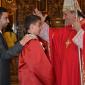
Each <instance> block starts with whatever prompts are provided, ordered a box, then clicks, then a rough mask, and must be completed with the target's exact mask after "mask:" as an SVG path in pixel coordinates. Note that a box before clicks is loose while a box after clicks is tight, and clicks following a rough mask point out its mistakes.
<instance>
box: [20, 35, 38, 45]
mask: <svg viewBox="0 0 85 85" xmlns="http://www.w3.org/2000/svg"><path fill="white" fill-rule="evenodd" d="M31 39H37V37H36V36H35V35H32V34H26V35H25V36H24V37H23V38H22V40H20V44H21V45H22V46H24V45H25V44H26V43H27V42H29V41H30V40H31Z"/></svg>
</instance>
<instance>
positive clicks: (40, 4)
mask: <svg viewBox="0 0 85 85" xmlns="http://www.w3.org/2000/svg"><path fill="white" fill-rule="evenodd" d="M37 8H38V9H39V10H40V11H42V12H47V0H37Z"/></svg>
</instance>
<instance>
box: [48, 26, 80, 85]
mask: <svg viewBox="0 0 85 85" xmlns="http://www.w3.org/2000/svg"><path fill="white" fill-rule="evenodd" d="M49 35H51V36H50V44H51V45H50V46H51V54H52V60H53V66H54V71H55V75H56V84H55V85H81V82H80V80H81V79H80V67H79V66H80V65H79V55H78V46H77V45H75V44H74V43H73V41H72V39H73V37H74V36H75V35H76V31H74V30H72V27H71V26H67V27H65V28H61V29H57V30H55V31H54V32H53V31H52V29H50V32H49ZM52 35H53V36H52Z"/></svg>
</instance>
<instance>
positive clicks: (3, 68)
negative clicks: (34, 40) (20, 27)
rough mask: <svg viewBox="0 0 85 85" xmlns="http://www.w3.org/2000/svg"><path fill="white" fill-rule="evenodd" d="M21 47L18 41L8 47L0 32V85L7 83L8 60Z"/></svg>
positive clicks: (6, 84) (7, 84)
mask: <svg viewBox="0 0 85 85" xmlns="http://www.w3.org/2000/svg"><path fill="white" fill-rule="evenodd" d="M21 49H22V46H21V45H20V43H17V44H16V45H15V46H14V47H13V48H10V49H8V47H7V45H6V42H5V40H4V39H3V36H2V34H1V33H0V85H9V77H10V75H9V72H10V71H9V60H10V59H11V58H13V57H14V56H15V55H17V54H18V53H19V52H20V51H21Z"/></svg>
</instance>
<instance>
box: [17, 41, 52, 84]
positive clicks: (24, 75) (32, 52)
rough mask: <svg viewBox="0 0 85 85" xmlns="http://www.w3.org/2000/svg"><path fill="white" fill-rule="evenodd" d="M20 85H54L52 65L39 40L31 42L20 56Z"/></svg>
mask: <svg viewBox="0 0 85 85" xmlns="http://www.w3.org/2000/svg"><path fill="white" fill-rule="evenodd" d="M19 83H20V84H19V85H53V74H52V65H51V63H50V61H49V60H48V58H47V56H46V55H45V52H44V51H43V47H42V46H41V44H40V42H39V41H38V40H31V41H30V42H28V43H27V44H26V45H25V46H24V47H23V49H22V52H21V54H20V56H19Z"/></svg>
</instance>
